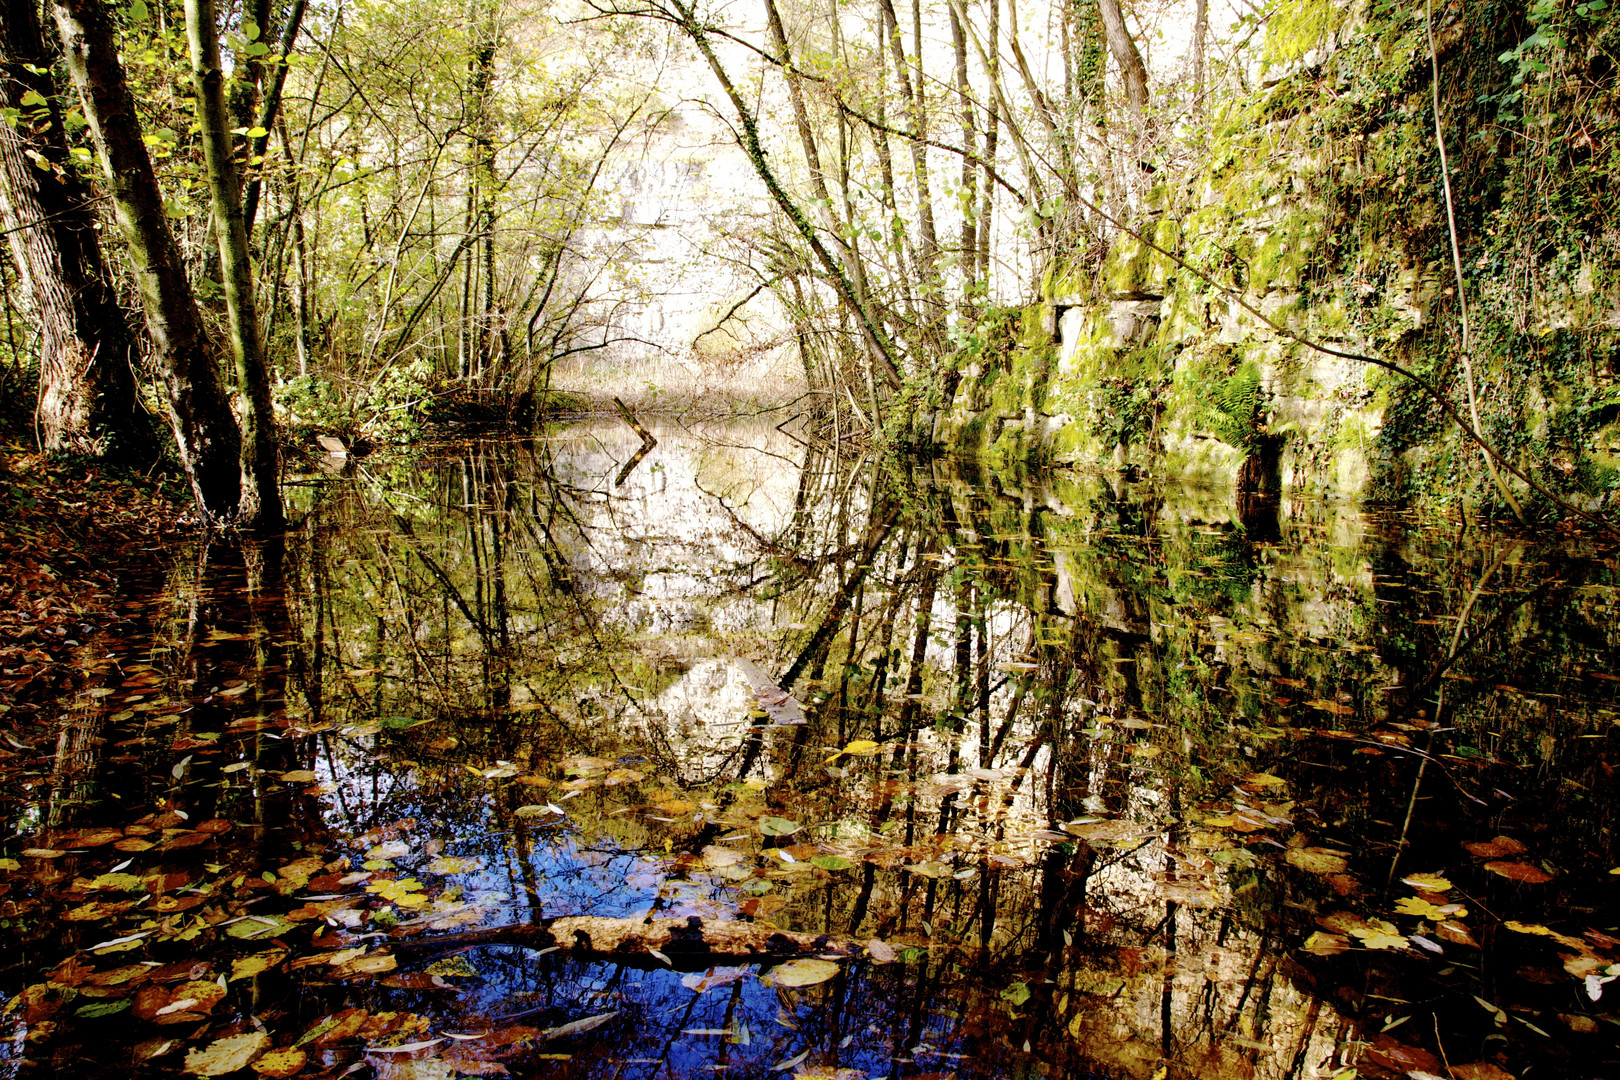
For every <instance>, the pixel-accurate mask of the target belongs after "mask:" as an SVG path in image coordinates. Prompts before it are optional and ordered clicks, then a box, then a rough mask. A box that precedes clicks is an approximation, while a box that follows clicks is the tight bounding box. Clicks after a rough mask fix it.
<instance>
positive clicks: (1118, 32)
mask: <svg viewBox="0 0 1620 1080" xmlns="http://www.w3.org/2000/svg"><path fill="white" fill-rule="evenodd" d="M1097 10H1098V11H1099V12H1100V13H1101V14H1102V23H1103V36H1104V37H1106V38H1107V39H1108V51H1109V52H1110V53H1112V54H1113V56H1114V63H1116V64H1118V65H1119V74H1120V78H1121V80H1122V81H1123V82H1124V83H1125V101H1126V104H1127V105H1129V106H1130V110H1131V120H1132V122H1134V123H1135V125H1136V133H1137V135H1138V136H1140V137H1142V138H1144V139H1145V138H1146V137H1147V136H1148V134H1149V131H1148V120H1147V105H1148V88H1147V65H1145V64H1143V63H1142V54H1141V52H1140V51H1138V50H1137V48H1136V41H1135V39H1134V38H1132V37H1131V32H1130V30H1129V29H1127V28H1126V26H1125V14H1124V13H1123V12H1122V11H1120V9H1119V0H1097Z"/></svg>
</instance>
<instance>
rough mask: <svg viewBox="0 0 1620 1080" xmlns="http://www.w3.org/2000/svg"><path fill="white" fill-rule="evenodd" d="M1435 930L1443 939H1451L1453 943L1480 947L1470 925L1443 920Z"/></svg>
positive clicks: (1475, 947)
mask: <svg viewBox="0 0 1620 1080" xmlns="http://www.w3.org/2000/svg"><path fill="white" fill-rule="evenodd" d="M1434 932H1435V933H1436V934H1437V935H1439V937H1440V939H1441V940H1442V941H1449V942H1451V943H1452V944H1453V945H1467V946H1468V947H1469V948H1473V949H1477V948H1479V942H1477V941H1475V940H1474V935H1473V934H1471V933H1469V931H1468V927H1466V926H1464V925H1463V924H1462V923H1456V922H1443V923H1441V924H1440V925H1439V926H1436V927H1435V928H1434Z"/></svg>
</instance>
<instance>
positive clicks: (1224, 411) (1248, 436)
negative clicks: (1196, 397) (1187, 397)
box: [1198, 360, 1260, 457]
mask: <svg viewBox="0 0 1620 1080" xmlns="http://www.w3.org/2000/svg"><path fill="white" fill-rule="evenodd" d="M1259 417H1260V368H1259V366H1258V365H1257V364H1255V363H1254V362H1253V361H1252V360H1251V361H1249V362H1247V363H1245V364H1243V365H1242V366H1241V367H1239V368H1238V369H1237V370H1236V371H1234V372H1233V373H1232V374H1231V375H1229V376H1227V377H1226V378H1225V379H1223V380H1221V382H1220V383H1219V384H1218V385H1217V386H1216V387H1215V388H1214V392H1213V393H1212V394H1211V396H1210V404H1209V405H1208V406H1206V407H1205V408H1204V409H1203V410H1201V411H1200V412H1199V414H1198V420H1199V423H1201V424H1203V425H1204V426H1206V427H1208V428H1209V429H1210V430H1211V431H1212V432H1214V434H1215V437H1216V438H1217V439H1219V440H1221V442H1223V443H1225V444H1226V445H1228V446H1230V447H1232V448H1233V449H1235V450H1237V451H1238V452H1239V453H1241V454H1242V455H1243V456H1244V457H1247V456H1248V455H1249V453H1250V452H1251V451H1253V449H1254V446H1255V443H1256V441H1257V440H1258V439H1259V436H1260V424H1259Z"/></svg>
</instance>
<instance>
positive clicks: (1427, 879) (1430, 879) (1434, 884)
mask: <svg viewBox="0 0 1620 1080" xmlns="http://www.w3.org/2000/svg"><path fill="white" fill-rule="evenodd" d="M1401 880H1402V881H1404V882H1405V883H1406V884H1408V885H1410V886H1412V888H1414V889H1423V890H1424V891H1426V892H1445V891H1446V890H1447V889H1449V888H1451V882H1450V881H1447V880H1446V879H1445V878H1443V877H1441V876H1440V875H1439V874H1411V875H1408V876H1407V877H1403V878H1401Z"/></svg>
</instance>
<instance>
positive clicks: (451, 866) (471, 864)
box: [427, 855, 484, 874]
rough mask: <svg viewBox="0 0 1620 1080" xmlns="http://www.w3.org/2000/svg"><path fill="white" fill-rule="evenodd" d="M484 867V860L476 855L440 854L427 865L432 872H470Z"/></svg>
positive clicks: (429, 871)
mask: <svg viewBox="0 0 1620 1080" xmlns="http://www.w3.org/2000/svg"><path fill="white" fill-rule="evenodd" d="M483 868H484V860H483V859H480V858H477V857H474V856H458V855H440V856H439V857H438V858H436V859H434V860H433V861H432V862H430V863H428V865H427V872H428V873H430V874H470V873H472V872H473V871H475V870H482V869H483Z"/></svg>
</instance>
